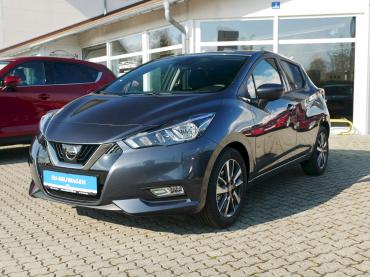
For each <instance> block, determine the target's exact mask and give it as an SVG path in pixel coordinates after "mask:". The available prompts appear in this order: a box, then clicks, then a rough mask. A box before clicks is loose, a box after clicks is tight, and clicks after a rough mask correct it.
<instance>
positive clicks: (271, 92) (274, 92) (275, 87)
mask: <svg viewBox="0 0 370 277" xmlns="http://www.w3.org/2000/svg"><path fill="white" fill-rule="evenodd" d="M283 94H284V86H283V85H279V84H263V85H261V86H259V87H258V88H257V96H258V98H260V99H263V100H269V101H272V100H276V99H278V98H280V97H281V96H283Z"/></svg>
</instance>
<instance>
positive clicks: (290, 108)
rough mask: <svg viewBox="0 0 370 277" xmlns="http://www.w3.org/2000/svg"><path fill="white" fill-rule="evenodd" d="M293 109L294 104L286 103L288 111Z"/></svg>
mask: <svg viewBox="0 0 370 277" xmlns="http://www.w3.org/2000/svg"><path fill="white" fill-rule="evenodd" d="M294 109H295V106H294V105H293V104H288V107H287V110H288V111H289V112H291V111H293V110H294Z"/></svg>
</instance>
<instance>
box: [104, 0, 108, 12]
mask: <svg viewBox="0 0 370 277" xmlns="http://www.w3.org/2000/svg"><path fill="white" fill-rule="evenodd" d="M107 13H108V9H107V0H104V10H103V14H104V16H106V15H107Z"/></svg>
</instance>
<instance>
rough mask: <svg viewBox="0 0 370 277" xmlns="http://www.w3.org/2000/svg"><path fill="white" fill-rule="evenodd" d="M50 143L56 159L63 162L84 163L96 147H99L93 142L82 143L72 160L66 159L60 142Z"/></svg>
mask: <svg viewBox="0 0 370 277" xmlns="http://www.w3.org/2000/svg"><path fill="white" fill-rule="evenodd" d="M51 145H52V146H53V148H54V150H55V152H56V154H57V156H58V160H59V161H61V162H65V163H77V164H82V165H85V164H86V162H87V161H88V160H89V159H90V157H91V156H92V154H94V152H95V151H96V149H97V148H98V147H99V146H98V145H93V144H83V145H81V150H80V152H79V153H78V154H77V156H76V158H75V159H74V160H69V159H67V157H66V155H65V153H64V151H63V146H62V143H59V142H51Z"/></svg>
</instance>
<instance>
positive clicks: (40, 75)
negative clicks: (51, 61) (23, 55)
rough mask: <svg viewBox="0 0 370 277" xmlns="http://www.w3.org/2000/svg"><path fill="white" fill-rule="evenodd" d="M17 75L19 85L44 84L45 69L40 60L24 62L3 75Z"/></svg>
mask: <svg viewBox="0 0 370 277" xmlns="http://www.w3.org/2000/svg"><path fill="white" fill-rule="evenodd" d="M9 75H10V76H17V77H19V78H20V79H21V83H20V85H21V86H39V85H44V84H45V69H44V63H43V62H42V61H32V62H25V63H22V64H20V65H18V66H17V67H15V68H13V69H11V70H10V71H9V72H8V74H6V75H5V76H9Z"/></svg>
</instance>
